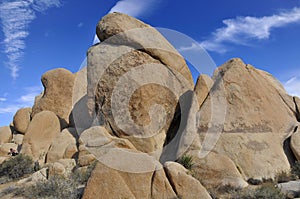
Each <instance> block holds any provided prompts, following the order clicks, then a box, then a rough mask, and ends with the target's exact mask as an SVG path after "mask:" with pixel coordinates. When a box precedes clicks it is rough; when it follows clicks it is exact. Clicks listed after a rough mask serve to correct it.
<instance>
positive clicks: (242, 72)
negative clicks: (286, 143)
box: [200, 59, 297, 139]
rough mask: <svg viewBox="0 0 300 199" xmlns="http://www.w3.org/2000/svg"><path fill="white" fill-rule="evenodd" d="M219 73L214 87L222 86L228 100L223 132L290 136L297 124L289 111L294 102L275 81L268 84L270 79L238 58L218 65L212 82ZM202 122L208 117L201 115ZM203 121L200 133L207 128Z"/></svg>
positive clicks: (205, 108)
mask: <svg viewBox="0 0 300 199" xmlns="http://www.w3.org/2000/svg"><path fill="white" fill-rule="evenodd" d="M218 74H222V81H217V82H216V84H221V83H223V85H224V89H225V91H226V96H225V98H226V100H227V112H226V118H225V123H224V131H223V132H225V133H252V132H253V133H269V132H274V133H275V134H277V135H278V136H280V137H281V138H282V139H284V138H286V137H287V135H289V134H290V133H291V129H292V128H293V127H295V126H296V125H295V124H296V122H297V121H296V118H295V115H294V112H293V111H292V110H291V109H290V108H293V109H294V107H290V106H291V105H292V104H293V99H292V97H290V96H288V94H287V93H286V92H284V90H282V89H279V86H278V85H277V84H275V83H274V81H270V77H269V78H265V75H262V73H261V71H258V70H257V69H255V68H254V67H253V66H251V65H246V64H244V63H243V62H242V60H240V59H232V60H230V61H228V62H226V63H225V64H223V65H222V66H220V67H219V68H218V69H217V70H216V71H215V74H214V79H218V78H219V76H218ZM215 86H217V85H215ZM258 88H259V89H258ZM209 100H210V99H208V100H206V102H205V104H204V105H203V106H204V107H202V110H201V111H202V113H205V112H208V110H207V109H208V108H210V107H209V106H208V105H209V103H210V101H209ZM274 107H276V108H274ZM202 119H207V118H205V116H204V117H203V118H202ZM205 122H207V121H205ZM205 122H204V121H201V125H200V127H201V128H202V129H201V130H205V129H206V128H207V123H205Z"/></svg>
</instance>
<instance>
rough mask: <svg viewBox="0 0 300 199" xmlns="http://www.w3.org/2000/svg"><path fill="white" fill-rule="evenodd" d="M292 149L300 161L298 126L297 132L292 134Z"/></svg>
mask: <svg viewBox="0 0 300 199" xmlns="http://www.w3.org/2000/svg"><path fill="white" fill-rule="evenodd" d="M291 149H292V151H293V154H294V155H295V157H296V159H297V160H298V161H300V129H299V126H298V127H297V130H296V132H295V133H294V134H293V135H292V136H291Z"/></svg>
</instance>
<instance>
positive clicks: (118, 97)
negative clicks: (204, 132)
mask: <svg viewBox="0 0 300 199" xmlns="http://www.w3.org/2000/svg"><path fill="white" fill-rule="evenodd" d="M124 52H125V53H126V54H123V53H124ZM149 64H151V65H149ZM152 64H154V65H152ZM106 67H108V69H105V68H106ZM101 73H102V74H101ZM142 74H150V75H149V76H144V75H142ZM100 77H101V79H99V78H100ZM120 78H121V79H120ZM88 79H89V80H90V82H89V85H88V97H89V103H88V104H89V107H90V110H91V111H93V110H98V112H96V113H97V115H98V116H99V120H102V123H101V122H100V124H99V125H105V127H106V129H110V127H111V128H112V129H113V131H114V133H116V134H117V135H118V136H119V137H122V138H127V139H129V140H131V141H132V143H133V144H134V145H135V147H136V148H137V149H138V150H140V151H142V152H147V153H149V152H154V151H159V150H161V149H162V147H163V144H164V142H165V137H166V132H167V131H169V132H171V131H172V132H173V133H174V131H176V129H172V128H174V127H173V126H170V124H171V122H172V120H173V118H174V115H178V114H179V113H178V112H179V110H176V107H177V104H178V100H179V97H180V96H181V95H182V94H183V93H185V92H186V91H187V90H188V89H189V87H188V86H187V85H188V83H187V82H186V80H184V79H178V77H176V76H175V75H173V73H171V71H170V70H169V69H168V68H167V67H166V66H164V65H161V64H160V62H159V61H157V60H155V59H154V58H152V57H151V56H149V55H148V54H147V53H144V52H141V51H137V50H134V49H132V48H130V47H126V46H114V45H109V44H99V45H96V46H93V47H92V48H91V49H90V50H89V52H88ZM148 81H150V83H147V84H146V82H148ZM144 84H146V85H144ZM161 85H163V86H161ZM172 89H173V90H172ZM95 90H96V93H95ZM104 99H105V100H104ZM112 101H113V102H114V103H111V102H112ZM176 111H177V112H176ZM103 118H105V119H106V121H103ZM164 121H165V122H164ZM138 139H140V140H139V141H137V140H138ZM140 143H143V144H140ZM140 145H143V147H140Z"/></svg>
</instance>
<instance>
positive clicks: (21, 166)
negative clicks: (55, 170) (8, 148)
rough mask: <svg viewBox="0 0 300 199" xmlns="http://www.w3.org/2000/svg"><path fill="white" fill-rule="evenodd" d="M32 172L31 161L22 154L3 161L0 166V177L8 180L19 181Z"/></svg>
mask: <svg viewBox="0 0 300 199" xmlns="http://www.w3.org/2000/svg"><path fill="white" fill-rule="evenodd" d="M33 172H34V170H33V161H32V159H31V158H30V157H29V156H26V155H23V154H19V155H17V156H15V157H13V158H10V159H8V160H5V161H4V162H3V163H2V164H1V165H0V177H5V178H8V179H10V180H15V179H19V178H21V177H23V176H25V175H26V174H30V173H33Z"/></svg>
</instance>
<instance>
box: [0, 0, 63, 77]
mask: <svg viewBox="0 0 300 199" xmlns="http://www.w3.org/2000/svg"><path fill="white" fill-rule="evenodd" d="M60 5H61V3H60V0H26V1H24V0H4V1H3V2H2V3H1V4H0V20H1V24H2V26H1V28H2V31H3V33H4V37H5V39H4V41H3V42H2V43H3V44H4V53H6V55H7V61H6V63H5V65H6V66H7V67H8V68H9V69H10V71H11V76H12V77H13V78H14V79H16V78H17V77H18V71H19V69H20V66H19V65H20V61H21V59H22V57H23V55H24V50H25V48H26V44H25V39H26V38H27V36H28V35H29V24H30V23H31V22H32V21H33V20H34V19H35V18H36V15H35V13H36V12H44V11H46V10H47V9H48V8H51V7H55V6H56V7H58V6H60Z"/></svg>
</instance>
